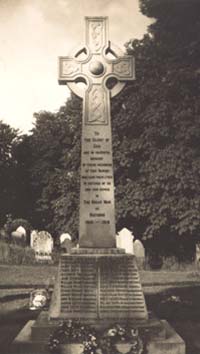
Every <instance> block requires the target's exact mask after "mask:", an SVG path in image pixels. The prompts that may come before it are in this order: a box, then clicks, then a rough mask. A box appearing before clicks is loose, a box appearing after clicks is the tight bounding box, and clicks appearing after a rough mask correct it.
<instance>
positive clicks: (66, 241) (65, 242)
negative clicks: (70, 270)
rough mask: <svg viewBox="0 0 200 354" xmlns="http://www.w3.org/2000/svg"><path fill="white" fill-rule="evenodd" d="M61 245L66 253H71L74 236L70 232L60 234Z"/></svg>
mask: <svg viewBox="0 0 200 354" xmlns="http://www.w3.org/2000/svg"><path fill="white" fill-rule="evenodd" d="M60 247H61V250H62V251H63V252H65V253H71V249H72V238H71V236H70V234H67V233H64V234H62V235H60Z"/></svg>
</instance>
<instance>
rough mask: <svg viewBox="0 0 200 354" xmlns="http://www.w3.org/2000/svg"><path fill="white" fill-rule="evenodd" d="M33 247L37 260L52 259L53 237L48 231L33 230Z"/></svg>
mask: <svg viewBox="0 0 200 354" xmlns="http://www.w3.org/2000/svg"><path fill="white" fill-rule="evenodd" d="M31 242H32V248H33V249H34V251H35V258H36V260H37V261H51V260H52V258H51V256H52V250H53V238H52V236H51V235H50V233H48V232H47V231H40V232H38V233H37V232H35V233H33V232H32V241H31Z"/></svg>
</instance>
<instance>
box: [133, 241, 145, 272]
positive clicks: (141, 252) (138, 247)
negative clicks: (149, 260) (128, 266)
mask: <svg viewBox="0 0 200 354" xmlns="http://www.w3.org/2000/svg"><path fill="white" fill-rule="evenodd" d="M133 249H134V254H135V256H136V259H137V264H138V266H139V268H143V266H144V264H145V248H144V246H143V244H142V242H141V241H140V240H138V239H137V240H135V241H134V242H133Z"/></svg>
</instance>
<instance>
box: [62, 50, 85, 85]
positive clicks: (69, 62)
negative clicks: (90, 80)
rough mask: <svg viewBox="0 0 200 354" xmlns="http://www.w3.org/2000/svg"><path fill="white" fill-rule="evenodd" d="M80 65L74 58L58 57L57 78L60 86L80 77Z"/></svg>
mask: <svg viewBox="0 0 200 354" xmlns="http://www.w3.org/2000/svg"><path fill="white" fill-rule="evenodd" d="M81 72H82V70H81V63H80V62H78V61H77V60H76V59H75V58H74V57H69V56H67V57H59V77H58V82H59V84H60V85H66V84H67V83H68V82H72V81H75V80H76V78H78V77H80V73H81Z"/></svg>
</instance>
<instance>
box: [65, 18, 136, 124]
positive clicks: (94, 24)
mask: <svg viewBox="0 0 200 354" xmlns="http://www.w3.org/2000/svg"><path fill="white" fill-rule="evenodd" d="M107 27H108V19H107V18H106V17H96V18H94V17H92V18H91V17H86V39H85V41H86V45H85V46H84V47H83V48H81V49H79V50H77V51H76V52H75V53H74V54H73V56H66V57H60V58H59V83H60V84H67V85H68V86H69V88H70V89H71V90H72V91H73V92H74V93H75V94H77V95H78V96H79V97H82V98H83V100H84V112H83V113H84V118H85V123H86V124H107V123H108V121H109V113H110V112H109V109H108V108H109V106H110V95H111V97H114V96H115V95H117V94H118V93H119V92H120V91H121V90H122V89H123V87H124V85H125V82H126V81H130V80H134V79H135V70H134V58H133V57H132V56H128V55H123V54H122V51H121V50H120V49H119V48H117V47H116V46H115V45H112V44H111V42H110V41H108V38H107V32H108V30H107ZM109 54H110V56H109ZM111 78H114V79H115V80H116V84H115V85H114V87H113V88H112V89H108V88H107V83H108V81H109V79H111ZM79 82H84V83H85V84H86V85H87V89H86V91H84V90H82V89H80V88H79V86H78V85H77V83H79Z"/></svg>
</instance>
